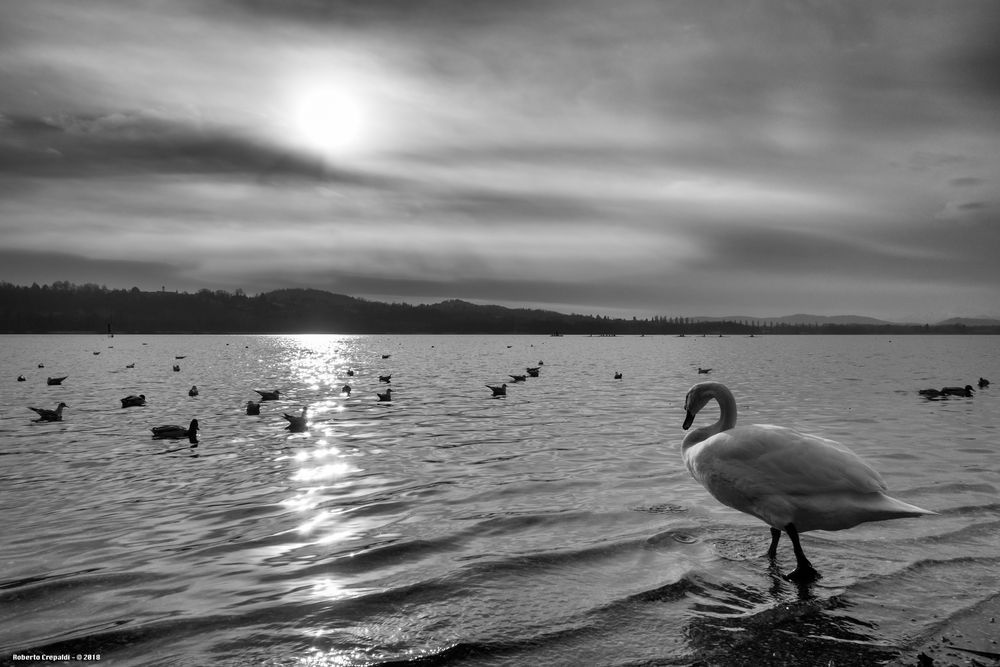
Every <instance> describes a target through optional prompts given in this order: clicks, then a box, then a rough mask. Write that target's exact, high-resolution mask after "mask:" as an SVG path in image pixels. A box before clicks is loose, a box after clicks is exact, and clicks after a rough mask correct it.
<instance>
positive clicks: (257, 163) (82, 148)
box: [0, 112, 388, 185]
mask: <svg viewBox="0 0 1000 667" xmlns="http://www.w3.org/2000/svg"><path fill="white" fill-rule="evenodd" d="M0 146H3V147H4V149H5V150H3V151H2V152H0V174H3V173H8V174H17V175H19V176H26V175H34V176H50V177H84V178H95V177H100V176H113V175H120V174H125V175H130V176H135V175H138V174H193V175H197V174H211V175H225V174H231V175H242V176H250V177H253V178H256V179H258V180H259V181H261V182H263V183H268V182H271V181H274V180H281V179H284V178H301V179H307V180H315V181H328V182H339V183H350V184H354V185H385V184H387V183H388V180H387V179H385V178H382V177H376V176H375V175H372V174H365V173H362V172H358V171H351V170H347V169H343V168H340V167H336V166H333V165H330V164H329V163H327V162H325V161H323V160H321V159H319V158H312V157H310V156H307V155H304V154H302V153H297V152H293V151H291V150H288V149H282V148H280V147H277V146H273V145H268V144H265V143H263V142H261V141H255V140H251V139H249V138H246V137H241V136H239V135H237V134H235V133H233V132H228V131H225V130H222V129H217V128H204V127H197V126H192V125H189V124H186V123H182V122H178V121H174V120H170V119H164V118H157V117H151V116H150V115H149V114H144V113H141V112H135V113H112V114H107V115H100V116H79V115H75V116H74V115H67V114H63V115H58V116H49V117H25V116H13V117H11V116H7V117H5V122H4V123H3V124H2V125H0Z"/></svg>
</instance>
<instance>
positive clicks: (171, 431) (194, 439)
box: [150, 419, 198, 445]
mask: <svg viewBox="0 0 1000 667" xmlns="http://www.w3.org/2000/svg"><path fill="white" fill-rule="evenodd" d="M150 430H151V431H152V432H153V438H155V439H156V440H177V439H179V438H187V439H188V441H190V442H191V444H193V445H197V444H198V420H197V419H192V420H191V423H190V424H189V425H188V427H187V428H184V427H183V426H177V425H176V424H168V425H166V426H154V427H153V428H151V429H150Z"/></svg>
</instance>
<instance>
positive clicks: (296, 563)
mask: <svg viewBox="0 0 1000 667" xmlns="http://www.w3.org/2000/svg"><path fill="white" fill-rule="evenodd" d="M3 343H4V345H3V351H2V353H0V355H2V356H0V362H2V366H0V405H2V413H0V489H2V496H0V517H2V519H0V521H2V522H3V528H4V530H3V534H4V536H5V537H4V540H3V543H2V544H0V563H2V568H3V570H2V579H0V602H2V605H0V659H3V660H8V659H10V658H11V656H12V655H13V654H14V653H16V652H22V653H24V652H30V651H34V652H39V653H41V652H45V653H53V654H54V653H60V652H70V653H76V652H80V653H86V652H97V653H101V654H102V664H164V665H173V664H177V665H180V664H244V663H252V664H274V665H294V664H331V665H345V664H346V665H352V664H377V663H379V662H385V661H397V662H398V661H407V660H415V659H419V658H421V657H433V659H434V660H435V661H436V662H435V664H441V663H444V664H470V665H472V664H475V665H484V664H485V665H490V664H496V665H517V664H556V665H558V664H566V665H570V664H573V665H575V664H602V665H617V664H622V665H628V664H645V663H654V664H661V663H667V664H671V663H677V664H686V663H690V662H694V661H696V660H699V659H700V660H708V661H710V662H712V663H713V664H740V662H739V660H742V659H743V657H746V659H747V660H748V661H751V662H752V661H753V660H755V659H757V660H758V663H755V664H765V663H766V660H768V659H770V658H767V657H766V656H776V655H783V654H787V655H810V654H811V653H810V652H811V651H815V652H817V654H818V655H829V656H833V657H835V658H836V657H841V658H842V659H843V660H848V661H849V660H856V661H857V663H856V664H870V663H871V662H872V661H875V660H883V659H890V658H892V657H893V656H897V655H905V651H906V650H907V648H908V647H910V646H914V645H915V643H916V642H919V641H921V640H922V639H923V638H925V637H926V636H928V635H929V634H931V633H933V632H935V629H936V628H938V627H939V626H940V624H941V623H943V622H945V621H946V620H947V619H948V618H949V617H951V616H953V615H956V614H962V613H967V612H968V611H969V610H972V609H975V608H976V605H979V604H982V603H983V602H984V601H989V600H991V599H994V598H996V596H998V594H1000V568H998V565H1000V555H998V554H1000V549H998V546H1000V530H998V529H1000V502H998V501H997V497H998V489H1000V454H998V446H1000V437H998V432H997V423H996V422H997V415H998V413H1000V411H998V409H997V408H998V406H1000V387H997V388H995V389H984V390H982V391H980V392H977V395H976V396H975V397H974V398H971V399H958V398H953V399H948V400H940V401H928V400H925V399H923V398H921V397H919V396H918V395H917V390H918V389H921V388H924V387H939V386H943V385H953V384H963V385H964V384H966V383H968V382H972V383H973V384H974V383H975V380H977V379H978V377H979V376H980V375H984V376H986V377H989V376H990V375H991V374H992V375H994V376H996V378H998V379H1000V372H997V370H998V369H1000V359H998V352H997V350H998V349H1000V348H998V346H997V340H996V338H995V337H957V336H954V337H918V336H909V337H896V338H891V339H890V338H885V337H876V336H872V337H868V336H857V337H822V336H801V337H756V338H744V337H726V338H711V337H709V338H695V337H687V338H664V337H642V338H636V337H617V338H577V337H562V338H549V337H531V336H469V337H458V336H454V337H452V336H413V337H403V336H400V337H389V336H123V335H122V336H116V337H115V338H105V337H100V336H35V337H21V336H6V337H4V340H3ZM94 352H99V354H94ZM383 355H389V356H388V357H384V356H383ZM178 356H182V357H183V359H177V358H176V357H178ZM539 362H543V363H542V365H541V371H540V374H539V377H537V378H528V380H527V381H526V382H517V383H515V382H513V381H512V378H510V377H509V376H510V375H511V374H521V373H524V372H525V368H526V367H529V366H537V365H539ZM39 363H43V364H44V365H45V368H38V367H37V366H38V364H39ZM131 363H135V367H134V368H127V365H129V364H131ZM174 364H178V365H180V368H181V369H180V371H177V372H175V371H173V370H172V367H173V365H174ZM699 366H703V367H712V368H713V369H714V370H713V371H712V373H711V374H710V377H711V378H712V379H715V380H718V381H721V382H724V383H726V384H727V385H728V386H730V387H731V388H732V389H733V391H734V393H735V394H736V398H737V402H738V408H739V410H740V420H741V421H748V422H763V423H777V424H782V425H789V426H796V427H798V428H800V429H801V430H805V431H808V432H813V433H817V434H819V435H823V436H826V437H829V438H834V439H837V440H840V441H842V442H844V443H845V444H847V445H848V446H850V447H851V448H852V449H854V450H855V451H856V452H857V453H859V454H861V455H862V456H864V457H865V458H867V459H868V460H869V461H870V462H871V463H872V464H873V465H874V466H875V467H876V468H877V469H878V470H880V471H881V472H882V474H883V476H884V477H885V479H886V481H887V483H888V485H889V487H890V491H891V493H892V495H894V496H896V497H899V498H901V499H903V500H906V501H908V502H913V503H915V504H917V505H920V506H922V507H927V508H930V509H934V510H936V511H938V512H940V513H941V514H940V516H936V517H927V518H921V519H910V520H901V521H893V522H885V523H879V524H867V525H863V526H860V527H858V528H855V529H852V530H850V531H845V532H840V533H822V532H816V533H808V534H807V535H806V536H805V537H804V538H803V542H804V545H805V548H806V549H807V552H808V554H809V556H810V558H811V559H812V560H813V562H814V564H815V565H816V566H817V568H818V569H819V570H820V571H821V572H822V574H823V578H822V579H821V580H820V581H819V582H817V583H816V584H815V585H814V586H812V587H810V588H808V589H805V590H800V589H798V588H797V587H795V586H793V585H791V584H789V583H787V582H785V581H783V580H782V579H781V578H780V576H779V574H780V572H781V571H787V569H789V566H790V565H791V563H792V562H793V561H792V556H791V553H790V549H789V547H788V545H787V542H786V543H785V544H783V545H782V546H783V548H782V550H781V551H780V552H779V563H778V564H777V567H771V566H770V565H769V563H768V562H767V560H766V558H764V557H763V553H764V551H765V549H766V547H767V542H768V534H767V528H766V526H764V525H763V524H761V523H760V522H758V521H757V520H755V519H753V518H752V517H749V516H746V515H742V514H739V513H737V512H735V511H732V510H730V509H727V508H725V507H723V506H721V505H719V504H718V503H717V502H715V501H714V500H713V499H712V498H711V497H709V496H708V494H707V493H706V492H705V491H704V490H703V489H702V488H701V487H700V486H699V485H698V484H697V483H696V482H694V481H693V480H692V479H691V478H690V476H689V475H688V474H687V471H686V470H685V469H684V467H683V464H682V462H681V459H680V453H679V443H680V440H681V438H682V436H683V432H682V431H681V430H680V424H681V421H682V420H683V410H682V407H683V400H684V395H685V393H686V391H687V389H688V388H689V387H690V386H691V385H692V384H693V383H695V382H697V381H699V380H703V379H705V377H706V376H705V375H699V374H698V373H697V368H698V367H699ZM349 370H353V371H354V375H348V371H349ZM616 371H619V372H621V373H622V375H623V377H622V379H620V380H615V379H613V378H614V373H615V372H616ZM390 373H391V374H392V381H391V387H392V389H393V400H392V401H391V402H389V403H380V402H378V401H377V400H376V398H375V394H376V392H381V391H384V390H385V388H386V387H387V386H390V385H386V384H385V383H381V382H379V380H378V376H379V375H384V374H390ZM18 374H24V375H25V376H26V381H25V382H16V381H15V378H16V377H17V375H18ZM48 375H67V376H68V378H67V380H66V381H65V383H64V384H63V385H62V386H47V385H46V384H45V377H46V376H48ZM504 381H506V382H507V384H508V394H507V396H506V397H505V398H500V399H493V398H491V397H490V394H491V392H490V391H489V390H488V389H487V388H486V387H485V385H486V384H498V383H501V382H504ZM344 384H350V385H351V387H352V392H351V394H350V396H345V395H342V393H341V388H342V387H343V385H344ZM191 385H197V386H198V388H199V395H198V396H197V397H189V396H188V395H187V391H188V389H189V388H190V386H191ZM256 389H261V390H264V389H279V390H280V398H279V400H277V401H265V402H264V403H262V409H261V414H260V415H259V416H248V415H246V414H245V404H246V402H247V401H248V400H256V399H257V398H258V395H257V394H256V392H255V391H254V390H256ZM139 393H143V394H145V395H146V396H147V405H146V406H144V407H139V408H128V409H122V408H121V407H120V402H119V399H120V398H122V397H124V396H126V395H128V394H139ZM59 401H65V402H66V403H67V404H68V405H69V406H70V407H69V408H67V409H66V412H65V417H64V421H62V422H54V423H35V422H33V421H32V419H33V418H34V417H35V415H34V413H32V412H30V411H29V410H28V409H27V406H29V405H33V406H36V407H54V406H55V404H56V403H58V402H59ZM302 406H308V407H309V412H308V415H309V429H308V431H307V432H305V433H290V432H288V431H287V430H285V426H286V424H287V422H286V421H285V419H284V418H283V417H282V413H283V412H289V413H298V411H299V410H300V409H301V407H302ZM191 418H198V419H199V421H200V422H201V426H202V432H201V434H200V443H199V445H198V447H196V448H192V447H190V446H189V444H188V443H187V442H186V441H184V440H180V441H159V440H153V439H152V438H151V434H150V431H149V429H150V428H151V427H153V426H156V425H159V424H163V423H178V424H187V422H188V421H189V420H190V419H191ZM704 419H705V420H706V422H707V420H709V419H714V415H713V414H712V413H711V410H708V411H707V413H706V414H705V415H704ZM786 550H788V551H786ZM734 656H741V657H740V658H739V660H737V659H736V658H734ZM761 660H762V661H764V662H760V661H761ZM866 661H867V663H866ZM746 664H750V662H748V663H746ZM846 664H851V663H850V662H847V663H846Z"/></svg>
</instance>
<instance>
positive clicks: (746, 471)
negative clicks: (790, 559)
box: [682, 382, 936, 581]
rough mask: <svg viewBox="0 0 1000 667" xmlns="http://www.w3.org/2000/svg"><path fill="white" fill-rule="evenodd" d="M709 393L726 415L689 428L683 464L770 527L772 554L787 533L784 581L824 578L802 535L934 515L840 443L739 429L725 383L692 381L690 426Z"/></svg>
mask: <svg viewBox="0 0 1000 667" xmlns="http://www.w3.org/2000/svg"><path fill="white" fill-rule="evenodd" d="M712 399H715V400H716V401H717V402H718V404H719V409H720V411H721V417H720V418H719V421H717V422H716V423H714V424H712V425H711V426H704V427H702V428H698V429H695V430H693V431H691V432H690V433H688V435H687V436H686V437H685V438H684V444H683V454H682V455H683V458H684V463H685V464H686V465H687V468H688V470H689V471H690V472H691V475H692V476H693V477H694V478H695V479H696V480H698V481H699V482H700V483H701V484H702V486H704V487H705V489H707V490H708V492H709V493H711V494H712V496H714V497H715V499H716V500H718V501H719V502H721V503H722V504H724V505H728V506H729V507H732V508H734V509H738V510H740V511H741V512H746V513H747V514H750V515H752V516H755V517H757V518H758V519H760V520H761V521H763V522H764V523H766V524H768V525H769V526H771V546H770V548H769V549H768V550H767V555H768V557H769V558H771V559H772V560H773V559H774V558H775V556H776V555H777V549H778V540H779V538H780V537H781V531H785V532H786V533H788V537H789V538H790V539H791V540H792V548H793V549H794V551H795V569H794V570H793V571H792V572H790V573H789V574H787V575H785V578H786V579H789V580H792V581H811V580H813V579H817V578H819V573H818V572H817V571H816V570H815V568H813V566H812V564H811V563H810V562H809V560H808V559H807V558H806V556H805V554H804V553H803V552H802V546H801V545H800V544H799V533H804V532H806V531H810V530H843V529H845V528H851V527H853V526H856V525H858V524H859V523H863V522H866V521H883V520H886V519H899V518H903V517H911V516H920V515H921V514H936V512H931V511H929V510H925V509H921V508H920V507H916V506H915V505H910V504H908V503H904V502H902V501H899V500H896V499H895V498H891V497H890V496H888V495H886V493H885V492H886V485H885V482H883V481H882V477H881V476H880V475H879V474H878V473H877V472H876V471H875V470H874V469H873V468H872V467H871V466H869V465H868V464H867V463H865V462H864V461H862V460H861V459H860V458H859V457H858V456H857V455H855V454H854V453H853V452H851V451H850V450H849V449H847V448H846V447H844V446H843V445H841V444H840V443H838V442H834V441H833V440H827V439H825V438H820V437H818V436H815V435H807V434H804V433H799V432H798V431H794V430H792V429H789V428H785V427H782V426H773V425H771V424H753V425H750V426H739V427H737V426H736V399H734V398H733V394H732V392H731V391H729V389H728V388H727V387H726V386H725V385H723V384H721V383H718V382H701V383H699V384H696V385H694V386H693V387H691V390H690V391H688V394H687V398H686V399H685V401H684V409H685V410H686V411H687V416H686V417H685V419H684V429H685V430H687V429H688V428H690V427H691V424H692V422H693V421H694V418H695V415H697V414H698V412H699V411H701V409H702V408H704V407H705V405H706V404H707V403H708V402H709V401H711V400H712Z"/></svg>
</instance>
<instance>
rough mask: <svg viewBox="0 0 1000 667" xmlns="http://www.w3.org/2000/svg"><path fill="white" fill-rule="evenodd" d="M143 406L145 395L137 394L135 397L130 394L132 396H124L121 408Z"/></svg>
mask: <svg viewBox="0 0 1000 667" xmlns="http://www.w3.org/2000/svg"><path fill="white" fill-rule="evenodd" d="M143 405H146V395H145V394H139V395H138V396H136V395H135V394H132V395H130V396H126V397H125V398H123V399H122V407H123V408H138V407H142V406H143Z"/></svg>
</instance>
